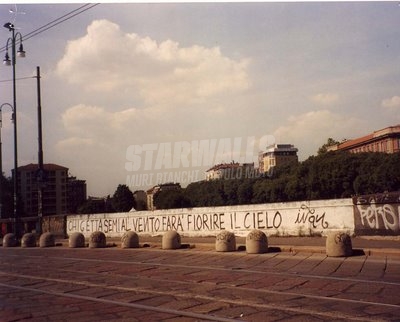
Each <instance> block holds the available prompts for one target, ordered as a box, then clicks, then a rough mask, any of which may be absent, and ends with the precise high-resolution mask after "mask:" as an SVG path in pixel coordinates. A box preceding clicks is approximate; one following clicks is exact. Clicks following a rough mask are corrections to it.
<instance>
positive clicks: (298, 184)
mask: <svg viewBox="0 0 400 322" xmlns="http://www.w3.org/2000/svg"><path fill="white" fill-rule="evenodd" d="M397 190H400V153H394V154H386V153H373V152H366V153H349V152H344V151H334V152H325V151H324V153H319V155H317V156H311V157H309V158H308V159H306V160H305V161H303V162H295V163H290V164H287V165H283V166H280V167H276V169H275V171H274V172H273V173H272V175H270V176H266V177H259V178H254V179H231V180H229V179H219V180H213V181H200V182H194V183H191V184H189V185H188V186H187V187H186V188H184V189H181V190H170V191H160V192H158V193H157V194H156V195H155V196H154V205H155V206H156V208H157V209H171V208H186V207H189V208H190V207H210V206H228V205H240V204H257V203H270V202H289V201H301V200H317V199H336V198H348V197H351V196H355V195H364V194H372V193H379V192H386V191H397Z"/></svg>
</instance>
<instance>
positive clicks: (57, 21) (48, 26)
mask: <svg viewBox="0 0 400 322" xmlns="http://www.w3.org/2000/svg"><path fill="white" fill-rule="evenodd" d="M97 5H99V3H94V4H91V3H87V4H84V5H82V6H80V7H79V8H77V9H75V10H72V11H70V12H69V13H67V14H65V15H63V16H61V17H59V18H57V19H55V20H53V21H51V22H49V23H47V24H45V25H43V26H42V27H39V28H37V29H35V30H33V31H31V32H30V33H28V34H26V35H24V36H22V41H26V40H28V39H30V38H32V37H35V36H37V35H39V34H41V33H43V32H45V31H47V30H49V29H51V28H54V27H55V26H57V25H59V24H61V23H63V22H65V21H67V20H69V19H72V18H73V17H76V16H78V15H80V14H81V13H83V12H85V11H87V10H90V9H92V8H93V7H95V6H97ZM6 49H7V46H3V47H1V48H0V52H3V51H5V50H6Z"/></svg>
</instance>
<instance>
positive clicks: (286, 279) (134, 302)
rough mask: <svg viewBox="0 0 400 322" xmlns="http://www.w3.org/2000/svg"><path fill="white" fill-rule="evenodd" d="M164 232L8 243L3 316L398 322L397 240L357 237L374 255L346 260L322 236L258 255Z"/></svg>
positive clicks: (0, 304) (1, 284) (0, 292)
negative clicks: (101, 244) (129, 244)
mask: <svg viewBox="0 0 400 322" xmlns="http://www.w3.org/2000/svg"><path fill="white" fill-rule="evenodd" d="M160 240H161V239H157V238H150V239H148V240H145V239H142V240H141V244H142V243H147V244H148V245H147V246H150V247H141V248H138V249H120V248H119V247H108V248H104V249H88V248H83V249H71V248H68V247H61V246H58V247H52V248H0V258H1V261H0V321H2V322H3V321H4V322H7V321H113V320H114V321H278V320H279V321H282V320H284V321H331V320H339V321H351V320H358V321H399V317H400V292H399V289H400V257H399V256H398V254H399V247H398V246H399V241H398V240H396V239H391V240H387V239H385V240H378V241H377V240H368V239H353V247H359V246H360V247H361V246H363V247H364V248H362V249H361V250H363V252H364V253H365V250H366V249H367V248H366V247H367V246H368V247H370V248H368V249H370V250H371V254H372V256H369V255H368V254H369V253H368V251H367V255H362V254H361V252H359V253H358V254H357V255H356V256H352V257H348V258H332V257H326V256H325V254H324V252H323V251H322V250H323V243H324V239H321V238H317V239H315V238H314V239H310V238H308V239H305V240H301V239H292V240H290V239H285V241H284V240H283V239H279V240H277V242H273V240H272V239H269V242H270V245H271V250H272V252H270V253H267V254H259V255H250V254H246V252H245V251H237V252H232V253H217V252H215V250H214V245H213V243H212V242H213V239H210V240H209V241H207V239H201V240H197V241H196V240H194V239H190V240H188V239H183V242H184V243H185V242H186V243H188V247H187V248H185V249H180V250H162V249H160V247H159V244H158V242H159V241H160ZM200 241H202V243H200ZM296 241H297V244H300V245H294V243H295V242H296ZM278 242H279V243H278ZM285 243H287V244H286V245H284V244H285ZM358 243H360V244H358ZM392 243H394V244H392ZM111 244H112V243H111ZM238 244H240V240H239V241H238ZM307 244H308V245H307ZM189 245H190V246H189ZM356 245H359V246H356ZM374 245H375V246H374ZM142 246H143V244H142ZM372 246H374V247H372ZM278 248H281V250H282V249H283V250H284V251H282V252H277V251H276V250H278Z"/></svg>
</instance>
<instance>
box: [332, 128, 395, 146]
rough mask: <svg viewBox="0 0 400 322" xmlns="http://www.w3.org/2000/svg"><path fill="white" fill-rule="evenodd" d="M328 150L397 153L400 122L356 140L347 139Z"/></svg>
mask: <svg viewBox="0 0 400 322" xmlns="http://www.w3.org/2000/svg"><path fill="white" fill-rule="evenodd" d="M328 151H349V152H352V153H360V152H384V153H397V152H399V151H400V124H398V125H395V126H389V127H386V128H384V129H382V130H378V131H374V132H373V133H370V134H368V135H365V136H362V137H360V138H357V139H354V140H346V141H344V142H342V143H339V144H337V145H333V146H331V147H329V148H328Z"/></svg>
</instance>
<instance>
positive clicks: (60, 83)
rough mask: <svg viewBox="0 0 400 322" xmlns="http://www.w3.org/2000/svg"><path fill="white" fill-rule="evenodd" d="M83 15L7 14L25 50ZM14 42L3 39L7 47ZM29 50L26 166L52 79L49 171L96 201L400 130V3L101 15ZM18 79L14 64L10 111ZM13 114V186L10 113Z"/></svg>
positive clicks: (2, 86)
mask: <svg viewBox="0 0 400 322" xmlns="http://www.w3.org/2000/svg"><path fill="white" fill-rule="evenodd" d="M82 5H83V4H79V3H70V4H51V3H45V4H39V3H31V4H17V5H15V4H13V3H10V4H4V3H3V4H0V19H2V20H1V21H4V23H6V22H9V21H11V22H13V23H14V25H15V26H16V27H17V28H18V29H17V32H19V33H21V35H22V36H23V37H24V35H28V34H29V33H31V32H32V31H34V30H36V29H38V28H40V27H42V26H45V25H47V24H48V23H50V22H52V21H54V20H55V19H57V18H60V17H63V16H64V15H67V14H69V13H70V12H72V11H73V10H76V9H77V8H79V7H81V6H82ZM10 9H11V11H12V13H10ZM10 36H11V33H10V32H9V31H8V30H7V29H5V28H2V30H0V37H1V38H0V41H1V39H3V42H4V45H3V46H5V45H6V43H7V38H8V37H10ZM23 44H24V50H25V51H26V57H25V58H17V61H16V77H17V82H16V84H17V85H16V91H17V117H18V119H17V121H18V122H17V125H18V164H19V165H25V164H28V163H37V162H38V161H37V160H38V152H37V151H38V127H37V87H36V85H37V84H36V78H33V76H34V75H35V72H36V66H40V70H41V82H40V85H41V102H42V120H43V152H44V162H45V163H56V164H59V165H63V166H65V167H67V168H69V172H70V174H71V175H72V176H76V177H78V178H79V179H83V180H86V183H87V190H88V195H90V196H106V195H112V194H113V193H114V191H115V190H116V188H117V186H118V185H119V184H127V185H128V186H129V188H130V189H131V190H132V191H135V190H142V189H144V190H145V189H148V188H150V187H151V186H153V185H155V184H158V183H165V182H170V181H179V180H180V181H181V183H182V185H183V186H185V185H187V184H188V183H190V182H191V181H198V180H202V179H204V177H205V175H204V174H205V170H207V169H208V168H210V167H211V166H212V165H214V164H217V163H224V162H231V161H242V162H247V161H255V162H256V163H257V155H258V153H259V152H260V151H262V150H264V149H265V148H266V146H267V145H268V144H271V143H279V144H293V145H295V147H296V148H298V150H299V151H298V155H299V160H300V161H302V160H305V159H307V158H308V157H309V156H311V155H316V153H317V150H318V148H319V147H320V146H321V145H322V144H324V143H326V141H327V139H328V138H330V137H331V138H334V139H336V140H339V141H341V140H343V139H351V138H357V137H360V136H363V135H366V134H369V133H371V132H372V131H375V130H379V129H382V128H385V127H387V126H392V125H396V124H399V123H400V6H399V4H398V2H301V3H300V2H286V3H283V2H253V3H235V2H231V3H229V2H228V3H212V2H211V3H158V4H154V3H153V4H150V3H120V4H114V3H113V4H111V3H101V4H98V5H97V6H94V7H92V8H90V9H88V10H87V11H85V12H82V13H80V14H78V15H76V16H75V17H73V18H71V19H69V20H67V21H64V22H62V23H59V24H58V25H56V26H54V27H51V28H49V29H48V30H45V31H43V32H41V33H39V34H37V35H35V36H34V37H31V38H29V39H26V40H24V42H23ZM10 53H11V52H10ZM1 54H3V55H4V54H5V52H4V48H3V51H2V52H1ZM11 78H12V68H10V67H7V66H3V65H1V66H0V97H1V103H2V104H3V103H12V82H10V79H11ZM2 115H3V122H2V129H1V131H2V132H1V140H2V155H3V171H4V173H5V174H6V175H7V176H10V175H11V169H12V168H13V166H14V159H13V124H12V122H11V121H10V117H11V111H10V108H9V107H8V106H3V108H2Z"/></svg>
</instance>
